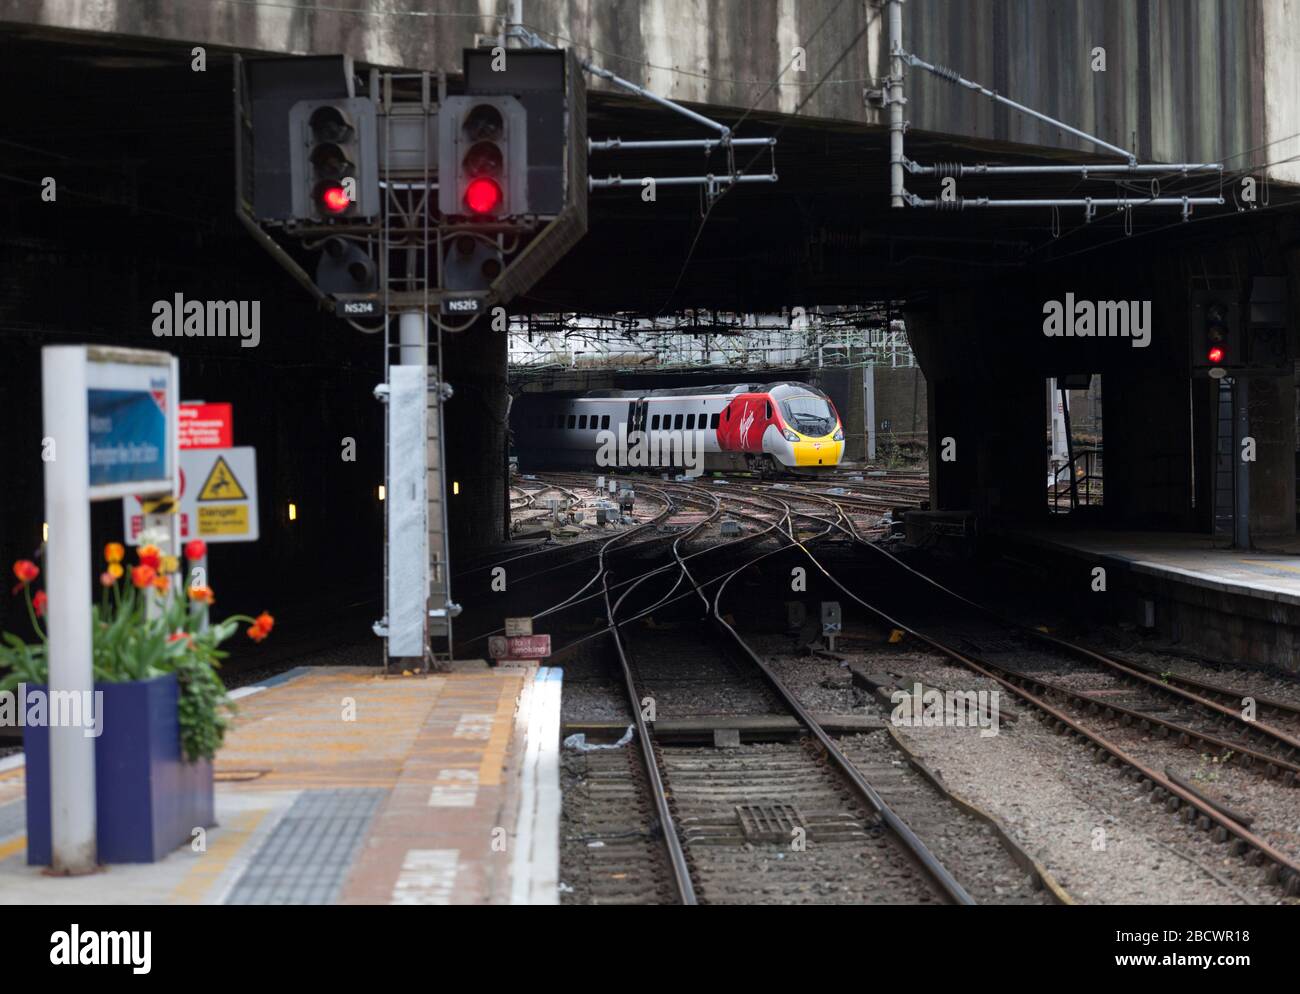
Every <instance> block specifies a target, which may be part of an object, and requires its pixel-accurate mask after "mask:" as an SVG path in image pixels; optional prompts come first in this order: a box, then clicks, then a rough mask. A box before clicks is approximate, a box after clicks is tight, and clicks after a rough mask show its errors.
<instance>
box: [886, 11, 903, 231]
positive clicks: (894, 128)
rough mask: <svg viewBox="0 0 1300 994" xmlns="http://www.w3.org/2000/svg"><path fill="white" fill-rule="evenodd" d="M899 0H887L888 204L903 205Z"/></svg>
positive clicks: (901, 12)
mask: <svg viewBox="0 0 1300 994" xmlns="http://www.w3.org/2000/svg"><path fill="white" fill-rule="evenodd" d="M903 128H904V123H903V0H889V206H890V207H903V206H905V201H904V198H903Z"/></svg>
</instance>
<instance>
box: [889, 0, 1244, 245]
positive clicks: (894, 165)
mask: <svg viewBox="0 0 1300 994" xmlns="http://www.w3.org/2000/svg"><path fill="white" fill-rule="evenodd" d="M886 3H887V4H888V8H889V9H888V13H889V51H890V57H891V62H890V76H889V80H888V87H887V88H886V98H885V104H886V105H887V106H888V108H889V166H890V169H889V180H890V206H891V207H928V208H933V209H935V210H941V211H961V210H965V209H967V208H981V207H1009V208H1017V207H1051V208H1054V209H1055V208H1060V207H1083V208H1084V210H1085V220H1086V221H1091V220H1092V219H1093V218H1094V217H1095V216H1096V211H1097V208H1098V207H1114V208H1116V209H1117V210H1118V211H1120V212H1122V213H1123V214H1124V218H1125V224H1126V225H1128V224H1131V217H1132V214H1131V212H1132V209H1133V208H1134V207H1179V208H1181V209H1182V215H1183V220H1184V221H1186V220H1188V219H1189V218H1190V217H1191V213H1192V208H1193V207H1214V206H1222V205H1223V204H1224V203H1225V200H1224V197H1223V191H1222V184H1223V172H1224V166H1223V163H1222V162H1174V163H1140V162H1138V159H1137V156H1136V155H1135V154H1134V153H1133V152H1130V151H1129V150H1128V149H1126V148H1121V147H1120V146H1118V145H1114V144H1112V143H1110V142H1108V141H1106V140H1104V139H1102V138H1098V137H1097V136H1096V135H1093V134H1090V133H1088V132H1087V131H1083V130H1081V129H1079V128H1076V127H1074V126H1073V125H1070V124H1066V123H1065V122H1064V121H1061V120H1058V119H1057V118H1054V117H1052V116H1050V115H1048V114H1044V113H1042V112H1041V111H1037V110H1034V108H1032V107H1028V106H1026V105H1024V104H1022V103H1019V102H1018V101H1015V100H1012V99H1010V98H1009V97H1005V96H1003V95H1002V94H1000V93H998V92H997V91H996V90H990V89H989V88H988V87H986V86H983V85H982V84H980V83H977V82H975V81H974V80H971V79H967V78H966V77H965V76H963V75H961V73H959V72H957V70H955V69H950V68H948V67H947V66H939V65H934V64H933V63H930V62H927V61H926V60H925V59H923V58H921V57H920V56H919V55H916V54H915V53H913V52H908V51H907V50H906V49H904V47H903V14H902V9H903V0H886ZM904 66H914V67H916V68H919V69H924V70H925V71H926V72H929V73H931V74H932V75H934V76H937V77H939V78H940V79H942V80H944V81H945V82H948V83H952V84H953V85H955V86H961V87H964V88H965V89H968V90H972V91H974V92H976V93H979V94H981V95H982V96H985V97H988V98H989V99H990V100H992V101H994V102H995V103H999V104H1002V105H1003V106H1006V107H1009V108H1011V109H1012V110H1015V111H1018V112H1020V113H1021V114H1025V115H1028V116H1029V117H1032V118H1035V119H1037V120H1039V121H1042V122H1043V123H1045V124H1047V125H1050V126H1051V127H1054V128H1059V129H1061V130H1062V131H1065V132H1067V133H1068V134H1071V135H1074V136H1075V137H1076V138H1080V139H1082V140H1083V141H1086V142H1089V143H1091V144H1093V145H1096V146H1097V147H1098V148H1101V149H1104V150H1105V151H1107V152H1113V153H1114V154H1115V155H1119V156H1122V157H1123V158H1124V159H1125V160H1126V161H1125V162H1124V163H1120V164H1115V163H1070V164H1051V165H1027V164H1022V165H996V164H976V165H966V164H964V163H960V162H940V163H936V164H934V165H922V164H920V163H918V162H914V161H912V160H911V159H908V158H907V156H906V155H904V154H903V135H904V134H905V132H906V131H907V122H906V121H905V120H904V117H903V107H904V105H905V104H906V102H907V100H906V98H905V97H904V96H903V70H904ZM907 173H910V174H911V175H913V176H936V177H939V178H941V179H949V178H958V177H964V176H1036V175H1040V176H1051V175H1071V176H1078V177H1079V178H1080V179H1081V180H1088V179H1091V178H1099V179H1111V180H1113V181H1116V182H1119V181H1120V180H1122V179H1124V178H1125V177H1136V176H1151V177H1153V178H1152V192H1151V196H1149V197H1141V196H1132V197H1083V198H1079V197H1070V198H1052V197H1043V198H994V197H956V196H947V197H937V198H932V197H921V196H918V195H916V194H914V193H912V192H910V191H909V190H908V189H907V188H906V185H905V182H904V177H905V174H907ZM1193 173H1217V174H1218V176H1219V184H1220V191H1219V196H1217V197H1189V196H1165V197H1162V196H1160V195H1159V176H1170V175H1174V176H1177V175H1182V176H1190V175H1191V174H1193ZM1053 223H1054V224H1056V223H1057V220H1056V219H1055V218H1054V221H1053Z"/></svg>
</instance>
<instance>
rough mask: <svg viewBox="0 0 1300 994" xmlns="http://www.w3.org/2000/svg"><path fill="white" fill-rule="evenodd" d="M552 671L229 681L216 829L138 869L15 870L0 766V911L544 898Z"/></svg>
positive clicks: (14, 799) (19, 863)
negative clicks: (232, 688)
mask: <svg viewBox="0 0 1300 994" xmlns="http://www.w3.org/2000/svg"><path fill="white" fill-rule="evenodd" d="M560 677H561V671H560V670H558V669H555V668H548V667H541V668H536V667H524V666H518V667H510V668H507V667H499V668H496V669H483V670H480V671H473V672H457V673H449V674H437V675H433V676H429V677H387V678H386V677H382V676H377V675H375V673H374V671H373V670H366V669H358V668H346V667H331V668H312V669H299V670H295V671H293V672H292V673H291V674H289V675H288V678H287V679H284V678H282V679H280V680H279V681H269V682H268V684H267V685H264V686H261V687H258V688H251V689H250V688H245V689H244V690H243V691H241V692H240V695H239V699H238V700H237V707H238V708H239V713H238V716H237V718H236V720H235V722H234V725H233V727H232V728H231V729H230V731H229V733H228V735H227V737H226V743H225V746H224V747H223V749H222V750H221V752H220V753H219V754H218V756H217V761H216V764H215V769H216V779H217V789H216V802H217V822H218V824H217V826H216V827H214V828H212V829H209V830H208V831H207V832H206V833H204V834H203V836H202V837H201V838H200V839H198V840H196V842H195V843H194V845H193V846H182V847H181V848H180V849H178V850H176V851H174V852H172V853H171V854H170V855H168V856H167V857H166V858H165V859H164V860H162V861H160V862H159V863H156V864H152V865H149V864H142V865H114V866H109V867H105V868H104V869H103V870H102V871H101V872H99V873H95V874H91V875H88V876H83V877H72V878H55V877H49V876H46V875H45V874H44V873H43V872H42V870H41V868H40V867H29V866H28V865H27V863H26V838H25V830H26V823H25V810H24V801H23V791H24V781H23V776H24V768H23V766H22V765H21V760H20V759H19V758H18V757H10V758H9V759H8V760H0V904H83V903H84V904H123V903H125V904H155V903H166V904H250V903H252V904H331V903H346V904H420V905H425V904H496V903H512V902H513V903H527V904H538V903H541V904H546V903H557V902H558V899H559V895H558V890H557V887H558V874H559V820H560V798H559V731H560V693H559V692H560Z"/></svg>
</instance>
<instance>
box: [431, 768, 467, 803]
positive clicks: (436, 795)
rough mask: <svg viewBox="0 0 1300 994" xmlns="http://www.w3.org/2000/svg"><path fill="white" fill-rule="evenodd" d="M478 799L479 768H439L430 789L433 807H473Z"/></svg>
mask: <svg viewBox="0 0 1300 994" xmlns="http://www.w3.org/2000/svg"><path fill="white" fill-rule="evenodd" d="M477 801H478V770H439V771H438V783H435V784H434V785H433V790H431V791H429V807H431V808H472V807H473V806H474V805H475V803H476V802H477Z"/></svg>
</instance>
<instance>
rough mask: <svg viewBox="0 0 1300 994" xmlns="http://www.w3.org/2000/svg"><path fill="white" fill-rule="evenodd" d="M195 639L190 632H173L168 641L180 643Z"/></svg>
mask: <svg viewBox="0 0 1300 994" xmlns="http://www.w3.org/2000/svg"><path fill="white" fill-rule="evenodd" d="M193 638H194V636H192V635H191V634H190V633H189V632H172V633H171V634H170V635H168V636H167V641H168V642H179V641H180V640H181V639H185V640H186V641H187V642H188V641H191V640H192V639H193Z"/></svg>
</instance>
